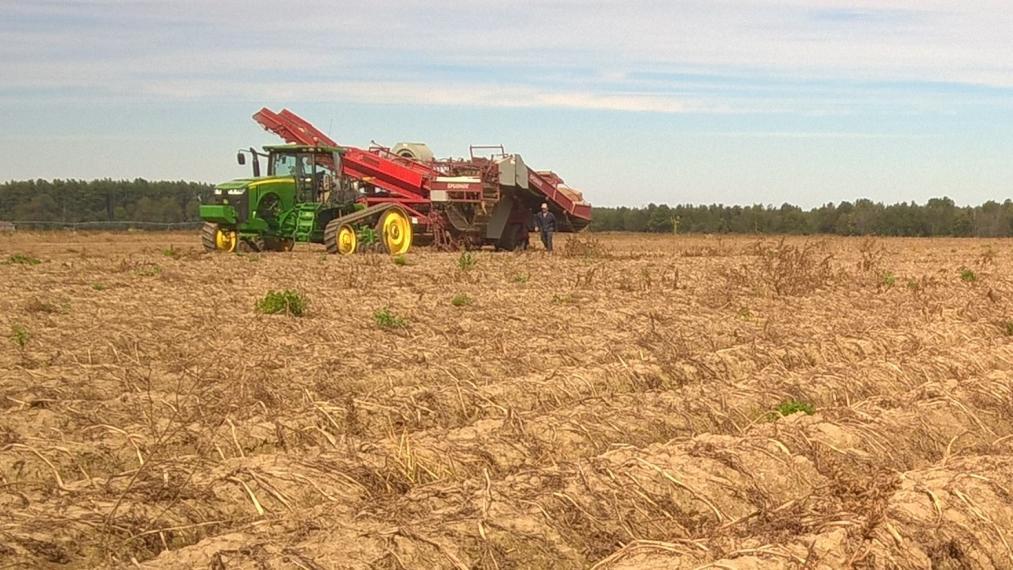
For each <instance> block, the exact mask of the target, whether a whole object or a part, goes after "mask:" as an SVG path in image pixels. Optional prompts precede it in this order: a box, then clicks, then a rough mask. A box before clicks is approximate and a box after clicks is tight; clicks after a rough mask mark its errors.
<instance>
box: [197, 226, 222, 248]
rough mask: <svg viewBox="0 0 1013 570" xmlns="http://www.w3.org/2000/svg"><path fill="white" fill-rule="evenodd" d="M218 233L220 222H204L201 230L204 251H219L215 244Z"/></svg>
mask: <svg viewBox="0 0 1013 570" xmlns="http://www.w3.org/2000/svg"><path fill="white" fill-rule="evenodd" d="M216 233H218V224H212V223H211V222H205V223H204V227H202V228H201V230H200V241H201V245H203V246H204V251H218V247H217V246H215V234H216Z"/></svg>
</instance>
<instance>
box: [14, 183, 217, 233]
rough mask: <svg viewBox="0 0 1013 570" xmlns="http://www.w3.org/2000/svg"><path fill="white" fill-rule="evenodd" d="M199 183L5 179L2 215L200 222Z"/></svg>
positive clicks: (203, 189) (202, 192)
mask: <svg viewBox="0 0 1013 570" xmlns="http://www.w3.org/2000/svg"><path fill="white" fill-rule="evenodd" d="M213 188H214V186H212V185H210V184H203V183H200V182H185V181H182V180H179V181H148V180H144V179H142V178H138V179H135V180H112V179H108V178H106V179H102V180H90V181H85V180H52V181H49V180H23V181H11V182H5V183H3V184H0V220H6V221H13V222H47V223H68V224H71V223H82V222H110V223H111V222H127V221H131V222H150V223H166V224H172V223H185V222H196V221H199V219H200V218H199V217H198V216H197V206H198V205H199V204H200V199H201V196H206V195H208V193H209V192H210V191H211V190H212V189H213Z"/></svg>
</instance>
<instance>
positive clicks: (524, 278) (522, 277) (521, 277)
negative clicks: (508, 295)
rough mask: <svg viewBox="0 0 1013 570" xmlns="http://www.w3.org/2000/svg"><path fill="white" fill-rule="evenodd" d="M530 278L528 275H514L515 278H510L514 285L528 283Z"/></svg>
mask: <svg viewBox="0 0 1013 570" xmlns="http://www.w3.org/2000/svg"><path fill="white" fill-rule="evenodd" d="M530 278H531V276H530V275H528V274H527V273H514V274H513V276H511V277H510V280H511V281H513V282H514V283H527V282H528V279H530Z"/></svg>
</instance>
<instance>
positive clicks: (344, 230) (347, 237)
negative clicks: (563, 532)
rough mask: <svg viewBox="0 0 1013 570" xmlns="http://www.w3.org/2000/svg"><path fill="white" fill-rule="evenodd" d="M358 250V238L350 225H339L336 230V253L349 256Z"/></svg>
mask: <svg viewBox="0 0 1013 570" xmlns="http://www.w3.org/2000/svg"><path fill="white" fill-rule="evenodd" d="M358 249H359V236H358V234H356V233H355V228H353V227H352V224H341V226H340V227H339V228H338V253H340V254H341V255H351V254H353V253H355V252H356V251H358Z"/></svg>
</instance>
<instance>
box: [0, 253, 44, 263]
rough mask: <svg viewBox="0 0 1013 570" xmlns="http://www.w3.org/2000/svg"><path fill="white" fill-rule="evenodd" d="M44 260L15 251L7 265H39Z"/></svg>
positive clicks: (8, 259)
mask: <svg viewBox="0 0 1013 570" xmlns="http://www.w3.org/2000/svg"><path fill="white" fill-rule="evenodd" d="M40 263H42V260H41V259H39V258H38V257H35V256H33V255H29V254H27V253H15V254H14V255H11V256H9V257H8V258H7V261H5V262H4V264H5V265H38V264H40Z"/></svg>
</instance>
